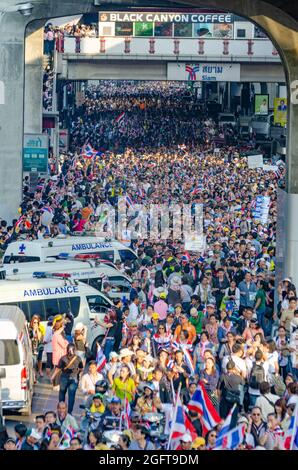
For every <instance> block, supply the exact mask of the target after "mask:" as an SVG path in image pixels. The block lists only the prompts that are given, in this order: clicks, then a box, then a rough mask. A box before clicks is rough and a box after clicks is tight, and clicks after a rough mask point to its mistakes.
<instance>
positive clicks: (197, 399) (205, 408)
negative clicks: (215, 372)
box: [188, 384, 221, 432]
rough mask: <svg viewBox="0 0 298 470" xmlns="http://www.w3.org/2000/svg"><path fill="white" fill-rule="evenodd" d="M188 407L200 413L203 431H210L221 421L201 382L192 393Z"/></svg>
mask: <svg viewBox="0 0 298 470" xmlns="http://www.w3.org/2000/svg"><path fill="white" fill-rule="evenodd" d="M188 409H189V410H191V411H196V412H197V413H200V414H201V415H202V417H201V420H202V424H203V431H204V432H206V431H210V429H213V428H214V427H215V426H217V425H218V424H219V423H220V422H221V418H220V416H219V415H218V413H217V411H216V409H215V408H214V406H213V404H212V402H211V400H210V398H209V396H208V394H207V392H206V390H205V387H204V385H203V384H199V385H198V388H197V390H196V391H195V393H194V394H193V396H192V398H191V400H190V402H189V403H188Z"/></svg>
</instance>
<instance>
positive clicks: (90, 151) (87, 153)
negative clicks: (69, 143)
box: [80, 144, 102, 159]
mask: <svg viewBox="0 0 298 470" xmlns="http://www.w3.org/2000/svg"><path fill="white" fill-rule="evenodd" d="M101 155H102V152H98V151H97V150H95V149H94V148H93V147H92V146H91V145H90V144H85V145H83V147H82V151H81V155H80V156H81V157H84V158H89V159H91V158H94V157H96V156H101Z"/></svg>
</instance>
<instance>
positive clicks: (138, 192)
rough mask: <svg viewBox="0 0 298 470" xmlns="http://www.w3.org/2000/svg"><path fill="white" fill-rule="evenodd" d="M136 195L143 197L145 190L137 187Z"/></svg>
mask: <svg viewBox="0 0 298 470" xmlns="http://www.w3.org/2000/svg"><path fill="white" fill-rule="evenodd" d="M137 195H138V196H139V197H141V198H143V197H145V191H144V190H143V189H142V188H138V190H137Z"/></svg>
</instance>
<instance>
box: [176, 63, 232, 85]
mask: <svg viewBox="0 0 298 470" xmlns="http://www.w3.org/2000/svg"><path fill="white" fill-rule="evenodd" d="M168 80H182V81H193V82H195V81H200V82H204V81H214V82H240V64H185V63H168Z"/></svg>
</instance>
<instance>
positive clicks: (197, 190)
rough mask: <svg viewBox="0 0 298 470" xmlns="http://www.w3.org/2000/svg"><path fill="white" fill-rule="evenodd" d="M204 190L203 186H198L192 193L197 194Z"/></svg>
mask: <svg viewBox="0 0 298 470" xmlns="http://www.w3.org/2000/svg"><path fill="white" fill-rule="evenodd" d="M201 191H202V188H199V187H196V188H194V189H193V190H192V192H191V193H190V195H191V196H196V195H197V194H199V193H200V192H201Z"/></svg>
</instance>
